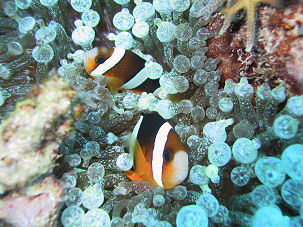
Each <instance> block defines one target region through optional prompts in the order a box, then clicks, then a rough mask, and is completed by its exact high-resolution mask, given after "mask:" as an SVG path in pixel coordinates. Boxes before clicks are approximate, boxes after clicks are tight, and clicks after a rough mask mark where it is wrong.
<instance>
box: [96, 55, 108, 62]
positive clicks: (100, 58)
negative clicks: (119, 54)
mask: <svg viewBox="0 0 303 227" xmlns="http://www.w3.org/2000/svg"><path fill="white" fill-rule="evenodd" d="M105 61H106V59H105V58H103V57H101V56H97V57H96V62H97V63H98V64H103V63H104V62H105Z"/></svg>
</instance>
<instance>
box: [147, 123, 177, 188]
mask: <svg viewBox="0 0 303 227" xmlns="http://www.w3.org/2000/svg"><path fill="white" fill-rule="evenodd" d="M171 129H172V127H171V125H170V124H169V123H168V122H165V123H164V124H163V125H162V126H161V127H160V129H159V131H158V133H157V136H156V139H155V144H154V150H153V159H152V171H153V178H154V180H155V181H156V183H157V184H158V185H159V186H161V187H163V183H162V167H163V151H164V147H165V144H166V141H167V137H168V133H169V131H170V130H171Z"/></svg>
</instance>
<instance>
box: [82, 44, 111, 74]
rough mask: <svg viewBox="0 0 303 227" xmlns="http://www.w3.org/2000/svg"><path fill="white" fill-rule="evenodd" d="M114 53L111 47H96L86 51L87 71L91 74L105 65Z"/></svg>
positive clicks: (85, 64) (84, 59)
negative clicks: (101, 65)
mask: <svg viewBox="0 0 303 227" xmlns="http://www.w3.org/2000/svg"><path fill="white" fill-rule="evenodd" d="M113 51H114V48H111V47H95V48H94V49H91V50H89V51H86V52H85V53H84V56H83V62H84V67H85V70H86V71H87V72H88V73H89V74H90V73H91V72H92V71H93V70H94V69H96V68H97V67H98V66H99V65H100V64H102V63H104V62H105V61H106V59H108V58H109V57H110V56H111V55H112V53H113Z"/></svg>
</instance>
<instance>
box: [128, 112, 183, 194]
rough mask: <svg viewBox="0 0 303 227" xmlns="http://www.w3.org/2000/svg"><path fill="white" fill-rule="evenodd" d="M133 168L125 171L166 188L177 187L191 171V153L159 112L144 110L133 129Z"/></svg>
mask: <svg viewBox="0 0 303 227" xmlns="http://www.w3.org/2000/svg"><path fill="white" fill-rule="evenodd" d="M129 150H130V153H131V154H132V156H133V158H134V170H129V171H126V172H125V175H126V176H127V177H128V178H129V179H131V180H134V181H140V180H144V181H148V182H150V183H152V184H153V185H154V186H156V187H157V186H162V187H163V188H164V189H170V188H174V187H176V186H177V185H178V184H180V183H182V182H183V181H184V179H185V178H186V177H187V174H188V154H187V152H186V149H185V147H184V145H183V144H182V143H181V141H180V138H179V136H178V134H177V133H176V132H175V131H174V130H173V128H172V126H171V125H170V124H169V123H168V122H166V121H165V120H164V119H163V118H162V117H161V116H160V115H159V114H157V113H151V114H142V115H141V116H140V119H139V121H138V122H137V124H136V125H135V127H134V130H133V132H132V136H131V141H130V146H129Z"/></svg>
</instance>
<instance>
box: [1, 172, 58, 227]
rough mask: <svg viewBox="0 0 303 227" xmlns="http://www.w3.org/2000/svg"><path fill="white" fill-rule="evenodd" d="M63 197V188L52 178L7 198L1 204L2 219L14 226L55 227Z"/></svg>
mask: <svg viewBox="0 0 303 227" xmlns="http://www.w3.org/2000/svg"><path fill="white" fill-rule="evenodd" d="M61 197H62V186H61V185H60V184H59V183H58V182H57V181H56V180H55V179H54V178H52V177H47V178H45V179H44V180H43V181H42V182H40V183H37V184H35V185H34V186H32V187H30V188H27V189H26V190H25V191H23V192H22V193H21V194H17V193H14V194H12V195H8V196H6V197H5V198H4V199H2V201H1V203H0V218H3V219H4V220H5V221H6V222H8V223H10V224H13V225H14V226H33V227H35V226H37V227H38V226H53V224H54V221H55V219H56V213H57V209H58V207H59V202H60V201H61Z"/></svg>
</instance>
